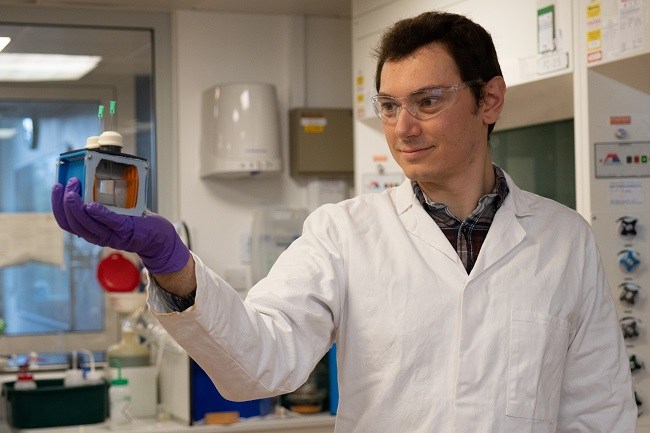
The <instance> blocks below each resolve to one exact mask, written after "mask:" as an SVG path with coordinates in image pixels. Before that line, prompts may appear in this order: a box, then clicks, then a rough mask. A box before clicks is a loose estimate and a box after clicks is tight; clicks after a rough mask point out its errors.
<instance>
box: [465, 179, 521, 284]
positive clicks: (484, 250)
mask: <svg viewBox="0 0 650 433" xmlns="http://www.w3.org/2000/svg"><path fill="white" fill-rule="evenodd" d="M505 176H506V181H507V183H508V188H509V189H510V192H509V194H508V196H507V197H506V199H505V201H504V202H503V204H502V205H501V207H500V208H499V210H498V211H497V213H496V215H495V216H494V220H493V221H492V225H491V226H490V230H489V231H488V234H487V237H486V238H485V242H483V246H482V247H481V251H480V253H479V255H478V258H477V260H476V263H475V264H474V268H473V269H472V272H471V273H470V279H473V278H476V277H477V276H478V275H479V274H480V273H481V272H483V271H485V270H487V269H488V268H490V266H492V265H493V264H495V263H496V262H497V261H499V260H500V259H502V258H503V257H504V256H505V255H506V254H508V253H509V252H510V251H512V250H513V249H514V248H516V247H517V245H519V244H520V243H521V242H522V241H523V240H524V238H525V237H526V229H525V228H524V227H523V226H522V225H521V223H520V219H521V218H525V217H526V216H527V215H530V214H531V213H532V211H531V209H530V207H529V205H528V203H527V202H526V201H525V199H524V197H523V196H522V195H521V190H520V189H519V188H517V186H516V185H515V184H514V183H513V181H512V179H511V178H510V176H508V175H507V174H506V175H505Z"/></svg>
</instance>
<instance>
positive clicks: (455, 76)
mask: <svg viewBox="0 0 650 433" xmlns="http://www.w3.org/2000/svg"><path fill="white" fill-rule="evenodd" d="M461 82H462V79H461V78H460V74H459V72H458V68H457V66H456V64H455V62H454V60H453V59H452V58H451V57H450V56H449V54H448V53H447V51H446V50H445V48H444V47H443V46H442V45H440V44H437V43H433V44H430V45H427V46H425V47H422V48H420V49H418V50H417V51H415V52H414V53H413V54H411V55H410V56H408V57H406V58H404V59H403V60H400V61H397V62H386V63H385V64H384V66H383V68H382V71H381V88H380V89H379V90H380V93H381V94H383V95H389V96H393V97H397V98H399V97H404V96H407V95H410V94H412V93H414V92H416V91H418V90H420V89H423V88H427V87H438V86H439V87H447V88H448V87H451V86H453V85H455V84H459V83H461ZM453 98H454V99H453V103H452V104H451V105H450V106H449V107H448V108H446V109H445V110H444V111H442V112H440V113H438V114H436V115H435V116H434V117H432V118H430V119H427V120H418V119H416V118H415V117H414V116H413V115H412V114H411V113H409V112H408V111H407V110H406V109H401V110H400V111H399V115H398V118H397V123H396V124H395V125H388V124H386V123H382V125H383V128H384V134H385V136H386V141H387V142H388V146H389V148H390V151H391V153H392V155H393V158H395V161H397V163H398V164H399V166H400V167H401V168H402V170H403V171H404V173H405V175H406V177H408V178H409V179H411V180H417V181H418V182H420V183H433V184H437V185H439V186H444V185H446V186H450V184H449V183H450V182H454V179H456V180H462V179H463V178H465V177H466V174H467V173H469V172H470V171H472V170H483V167H484V166H485V158H489V152H488V145H487V124H486V123H485V122H484V120H485V118H484V116H483V115H482V112H483V109H482V105H481V106H479V107H477V105H476V102H475V100H474V97H473V94H472V90H471V89H470V88H466V87H465V88H461V89H459V90H458V91H457V92H456V94H455V95H453ZM401 102H402V103H404V102H405V101H404V100H402V101H401Z"/></svg>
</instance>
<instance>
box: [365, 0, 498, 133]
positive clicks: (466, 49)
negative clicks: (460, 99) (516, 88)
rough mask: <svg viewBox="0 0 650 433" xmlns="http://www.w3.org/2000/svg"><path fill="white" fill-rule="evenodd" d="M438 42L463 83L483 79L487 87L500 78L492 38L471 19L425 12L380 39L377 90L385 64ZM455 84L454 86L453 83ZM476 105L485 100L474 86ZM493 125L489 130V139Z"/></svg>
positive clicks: (377, 49) (398, 25)
mask: <svg viewBox="0 0 650 433" xmlns="http://www.w3.org/2000/svg"><path fill="white" fill-rule="evenodd" d="M433 42H437V43H440V44H442V45H443V47H444V48H445V49H446V50H447V52H448V53H449V55H450V56H451V58H452V59H453V60H454V62H455V63H456V65H457V66H458V70H459V72H460V77H461V79H462V80H463V81H471V80H475V79H481V80H482V81H483V83H487V82H488V81H490V80H491V79H492V78H494V77H496V76H501V75H502V73H501V66H499V59H498V58H497V52H496V49H495V48H494V42H492V36H490V34H489V33H488V32H487V31H486V30H485V29H484V28H483V27H481V26H480V25H478V24H476V23H475V22H474V21H472V20H470V19H469V18H467V17H465V16H462V15H457V14H452V13H447V12H435V11H432V12H424V13H422V14H420V15H418V16H416V17H413V18H407V19H403V20H401V21H398V22H396V23H395V24H393V26H392V27H390V28H389V29H388V30H387V31H386V32H385V33H384V34H383V36H382V37H381V40H380V41H379V44H378V46H377V48H376V49H375V57H376V58H377V70H376V72H375V87H376V89H377V91H379V87H380V84H381V70H382V68H383V67H384V63H386V62H395V61H400V60H402V59H404V58H406V57H408V56H409V55H410V54H412V53H414V52H415V51H416V50H417V49H419V48H421V47H423V46H425V45H428V44H430V43H433ZM454 84H455V83H454ZM471 90H472V94H473V95H474V99H475V100H476V103H477V104H479V103H480V101H481V99H482V86H472V87H471ZM493 128H494V124H492V125H490V126H489V130H488V136H489V134H490V133H491V132H492V129H493Z"/></svg>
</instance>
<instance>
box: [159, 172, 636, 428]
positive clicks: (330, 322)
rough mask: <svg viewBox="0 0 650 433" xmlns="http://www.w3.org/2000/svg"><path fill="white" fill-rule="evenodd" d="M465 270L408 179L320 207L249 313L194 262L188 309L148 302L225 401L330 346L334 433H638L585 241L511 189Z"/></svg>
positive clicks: (282, 387)
mask: <svg viewBox="0 0 650 433" xmlns="http://www.w3.org/2000/svg"><path fill="white" fill-rule="evenodd" d="M506 177H507V182H508V186H509V188H510V194H509V195H508V196H507V198H506V200H505V201H504V203H503V205H502V206H501V208H500V209H499V211H498V212H497V214H496V216H495V218H494V222H493V223H492V226H491V228H490V231H489V233H488V236H487V238H486V240H485V243H484V244H483V246H482V249H481V252H480V254H479V256H478V260H477V262H476V265H475V266H474V269H473V270H472V271H471V273H470V274H469V275H467V272H466V271H465V268H464V267H463V264H462V262H461V261H460V259H459V257H458V255H457V253H456V251H455V250H454V248H453V247H452V246H451V245H450V243H449V241H448V240H447V238H446V237H445V236H444V235H443V233H442V232H441V231H440V229H439V228H438V227H437V225H436V224H435V223H434V221H433V220H432V219H431V217H430V216H429V215H427V213H426V212H425V211H424V209H423V208H422V206H421V205H420V203H419V202H418V201H417V199H416V198H415V196H414V194H413V191H412V188H411V184H410V181H408V180H407V181H406V182H404V183H403V184H402V185H401V186H399V187H397V188H394V189H390V190H388V191H386V192H384V193H380V194H370V195H362V196H359V197H356V198H353V199H351V200H347V201H344V202H342V203H339V204H332V205H325V206H323V207H321V208H320V209H318V210H316V211H315V212H314V213H313V214H312V215H310V216H309V218H308V219H307V221H306V222H305V226H304V232H303V235H302V236H301V237H300V238H299V239H297V240H296V241H295V242H294V243H293V244H292V245H291V246H290V247H289V248H288V249H287V250H286V251H285V253H284V254H282V256H281V257H280V258H279V260H278V261H277V263H276V264H275V265H274V266H273V269H272V270H271V271H270V273H269V276H268V277H267V278H265V279H263V280H262V281H260V282H259V283H258V284H257V285H256V286H255V287H253V288H252V289H251V291H250V293H249V295H248V297H247V299H246V301H245V302H241V300H240V299H239V297H238V295H237V294H236V293H235V291H234V290H232V289H231V288H230V287H229V286H228V284H226V283H225V282H224V281H223V280H222V279H221V278H219V277H218V276H217V275H215V274H214V273H213V272H212V271H210V270H209V269H207V268H206V267H205V266H204V265H203V264H202V263H201V261H200V260H199V259H198V257H195V259H196V261H197V266H196V276H197V280H198V286H197V294H196V303H195V305H194V306H193V307H191V308H189V309H188V310H186V311H185V312H183V313H165V311H166V310H165V307H164V306H163V304H162V302H161V300H160V298H159V297H158V294H157V291H156V290H159V289H156V288H155V287H152V288H150V299H149V303H150V306H151V308H152V310H154V311H157V312H159V314H158V318H159V320H160V322H161V323H162V324H163V325H164V326H165V327H166V328H167V329H168V331H169V332H170V333H171V334H172V336H174V337H175V338H176V339H177V341H178V342H179V343H180V344H181V345H182V346H183V347H185V349H186V350H187V351H188V352H189V353H190V355H191V356H192V357H193V359H195V360H196V361H197V362H198V363H199V364H200V365H201V366H202V367H203V368H204V370H205V371H206V372H207V373H208V375H209V376H210V377H211V378H212V380H213V381H214V383H215V384H216V385H217V387H218V389H219V390H220V392H221V393H222V394H223V395H224V396H225V397H226V398H229V399H233V400H247V399H253V398H260V397H267V396H271V395H275V394H278V393H286V392H290V391H292V390H294V389H295V388H297V387H298V386H299V385H301V384H302V383H303V382H304V381H305V380H306V379H307V376H308V375H309V373H310V372H311V370H312V369H313V367H314V366H315V364H316V363H317V362H318V360H319V359H320V358H321V357H322V356H323V355H324V354H325V353H326V352H327V351H328V349H329V348H330V346H331V344H332V342H333V341H334V340H336V342H337V355H338V368H339V393H340V394H339V398H340V401H339V408H338V416H337V420H336V431H337V432H359V433H370V432H390V433H395V432H423V433H424V432H435V433H451V432H457V433H528V432H535V433H542V432H543V433H549V432H562V433H568V432H575V433H578V432H584V433H587V432H588V433H598V432H602V433H633V432H634V430H635V423H636V416H637V411H636V404H635V401H634V397H633V391H632V385H631V380H630V367H629V360H628V358H627V355H626V352H625V347H624V345H623V341H622V335H621V330H620V327H619V324H618V320H617V317H616V313H615V309H614V305H613V301H612V298H611V295H610V293H609V290H608V287H607V283H606V281H605V276H604V274H603V268H602V265H601V263H600V259H599V255H598V251H597V249H596V245H595V241H594V237H593V235H592V232H591V229H590V226H589V225H588V224H587V223H586V222H585V221H584V219H582V218H581V217H580V216H579V215H578V214H577V213H576V212H574V211H572V210H570V209H568V208H566V207H564V206H561V205H559V204H557V203H555V202H552V201H550V200H547V199H544V198H541V197H539V196H536V195H534V194H530V193H528V192H524V191H521V190H520V189H518V188H517V187H516V186H515V185H514V183H513V182H512V179H510V178H509V177H508V176H506Z"/></svg>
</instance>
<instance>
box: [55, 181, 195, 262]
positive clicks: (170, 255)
mask: <svg viewBox="0 0 650 433" xmlns="http://www.w3.org/2000/svg"><path fill="white" fill-rule="evenodd" d="M80 191H81V185H80V183H79V180H78V179H77V178H74V177H73V178H71V179H70V180H69V181H68V184H67V185H66V187H65V189H64V188H63V185H61V184H60V183H57V184H55V185H54V187H53V188H52V212H53V213H54V218H55V219H56V222H57V223H58V224H59V226H60V227H61V228H62V229H63V230H66V231H68V232H70V233H72V234H75V235H77V236H80V237H82V238H84V239H85V240H87V241H88V242H90V243H91V244H95V245H99V246H102V247H111V248H114V249H116V250H123V251H129V252H132V253H136V254H137V255H139V256H140V258H141V259H142V263H143V264H144V266H145V267H146V268H147V269H148V270H149V272H151V273H152V274H169V273H172V272H176V271H179V270H181V269H182V268H183V267H184V266H185V265H186V264H187V261H188V260H189V257H190V250H189V249H188V248H187V246H186V245H185V244H184V243H183V241H182V240H181V238H180V237H179V236H178V234H177V233H176V230H175V229H174V226H173V225H172V223H170V222H169V221H167V220H166V219H165V218H163V217H161V216H160V215H157V214H155V213H153V212H148V211H147V212H145V216H142V217H139V216H129V215H120V214H117V213H115V212H111V211H110V210H108V209H107V208H106V207H105V206H103V205H101V204H99V203H88V204H84V203H83V199H82V198H81V196H80V195H79V192H80Z"/></svg>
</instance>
